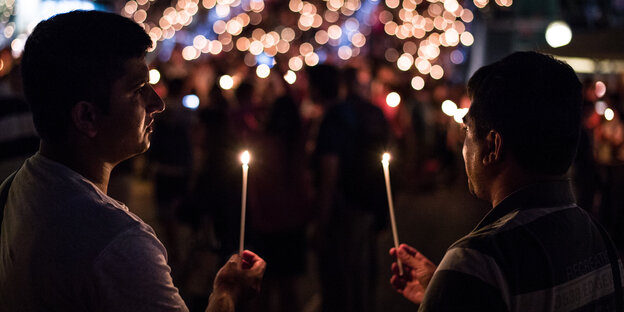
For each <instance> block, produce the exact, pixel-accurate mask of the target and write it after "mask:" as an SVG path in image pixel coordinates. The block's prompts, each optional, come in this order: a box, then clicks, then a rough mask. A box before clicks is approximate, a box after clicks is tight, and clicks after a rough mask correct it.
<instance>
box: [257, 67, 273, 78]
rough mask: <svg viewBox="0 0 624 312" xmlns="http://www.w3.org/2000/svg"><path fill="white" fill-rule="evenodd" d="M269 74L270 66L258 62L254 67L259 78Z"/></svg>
mask: <svg viewBox="0 0 624 312" xmlns="http://www.w3.org/2000/svg"><path fill="white" fill-rule="evenodd" d="M270 74H271V68H270V67H269V65H267V64H260V65H258V67H256V75H258V77H260V78H266V77H269V75H270Z"/></svg>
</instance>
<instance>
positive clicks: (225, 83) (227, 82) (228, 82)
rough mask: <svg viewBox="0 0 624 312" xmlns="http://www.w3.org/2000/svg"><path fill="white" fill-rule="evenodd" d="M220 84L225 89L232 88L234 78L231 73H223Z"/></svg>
mask: <svg viewBox="0 0 624 312" xmlns="http://www.w3.org/2000/svg"><path fill="white" fill-rule="evenodd" d="M219 86H221V89H223V90H230V89H232V86H234V79H232V76H230V75H223V76H221V78H219Z"/></svg>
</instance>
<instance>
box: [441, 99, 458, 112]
mask: <svg viewBox="0 0 624 312" xmlns="http://www.w3.org/2000/svg"><path fill="white" fill-rule="evenodd" d="M456 111H457V104H455V102H453V101H451V100H445V101H444V102H442V112H443V113H444V114H446V115H447V116H454V115H455V112H456Z"/></svg>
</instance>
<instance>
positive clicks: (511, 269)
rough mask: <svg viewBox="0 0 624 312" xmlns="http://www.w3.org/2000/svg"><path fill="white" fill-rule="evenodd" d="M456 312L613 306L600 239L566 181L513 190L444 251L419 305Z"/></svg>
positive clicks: (609, 275) (608, 268)
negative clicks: (477, 223) (470, 230)
mask: <svg viewBox="0 0 624 312" xmlns="http://www.w3.org/2000/svg"><path fill="white" fill-rule="evenodd" d="M619 265H620V267H621V262H620V263H619ZM460 310H461V311H615V296H614V286H613V275H612V270H611V261H610V260H609V256H608V254H607V247H606V244H605V243H604V241H603V238H602V236H601V235H600V232H599V230H598V229H597V228H596V226H595V225H594V223H593V221H592V220H591V217H590V216H589V215H588V214H587V213H586V212H585V211H584V210H582V209H581V208H579V207H578V206H577V205H576V203H575V201H574V196H573V195H572V192H571V189H570V185H569V182H568V181H567V180H559V181H549V182H542V183H538V184H534V185H531V186H528V187H525V188H522V189H520V190H518V191H516V192H514V193H513V194H511V195H509V196H508V197H507V198H505V199H504V200H503V201H502V202H501V203H500V204H499V205H497V206H496V207H494V208H493V209H492V210H491V211H490V212H489V213H488V214H487V215H486V216H485V218H484V219H483V220H482V221H481V222H480V223H479V225H478V226H477V227H476V228H475V229H474V230H473V231H472V232H470V233H469V234H468V235H466V236H465V237H463V238H462V239H460V240H459V241H457V242H455V243H454V244H453V245H452V246H451V247H450V248H449V249H448V251H447V252H446V254H445V255H444V258H443V259H442V262H441V263H440V265H439V266H438V269H437V270H436V272H435V274H434V276H433V278H432V280H431V282H430V284H429V286H428V288H427V292H426V294H425V298H424V300H423V303H422V305H421V307H420V311H460Z"/></svg>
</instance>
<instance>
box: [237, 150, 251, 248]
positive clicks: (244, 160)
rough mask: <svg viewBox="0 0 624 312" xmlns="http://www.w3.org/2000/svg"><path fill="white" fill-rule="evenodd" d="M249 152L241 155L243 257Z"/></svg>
mask: <svg viewBox="0 0 624 312" xmlns="http://www.w3.org/2000/svg"><path fill="white" fill-rule="evenodd" d="M250 158H251V156H250V155H249V151H244V152H243V153H242V154H241V157H240V160H241V163H243V194H242V196H241V226H240V245H239V247H238V254H239V255H241V256H242V254H243V246H245V211H246V206H247V173H248V172H249V159H250Z"/></svg>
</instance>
